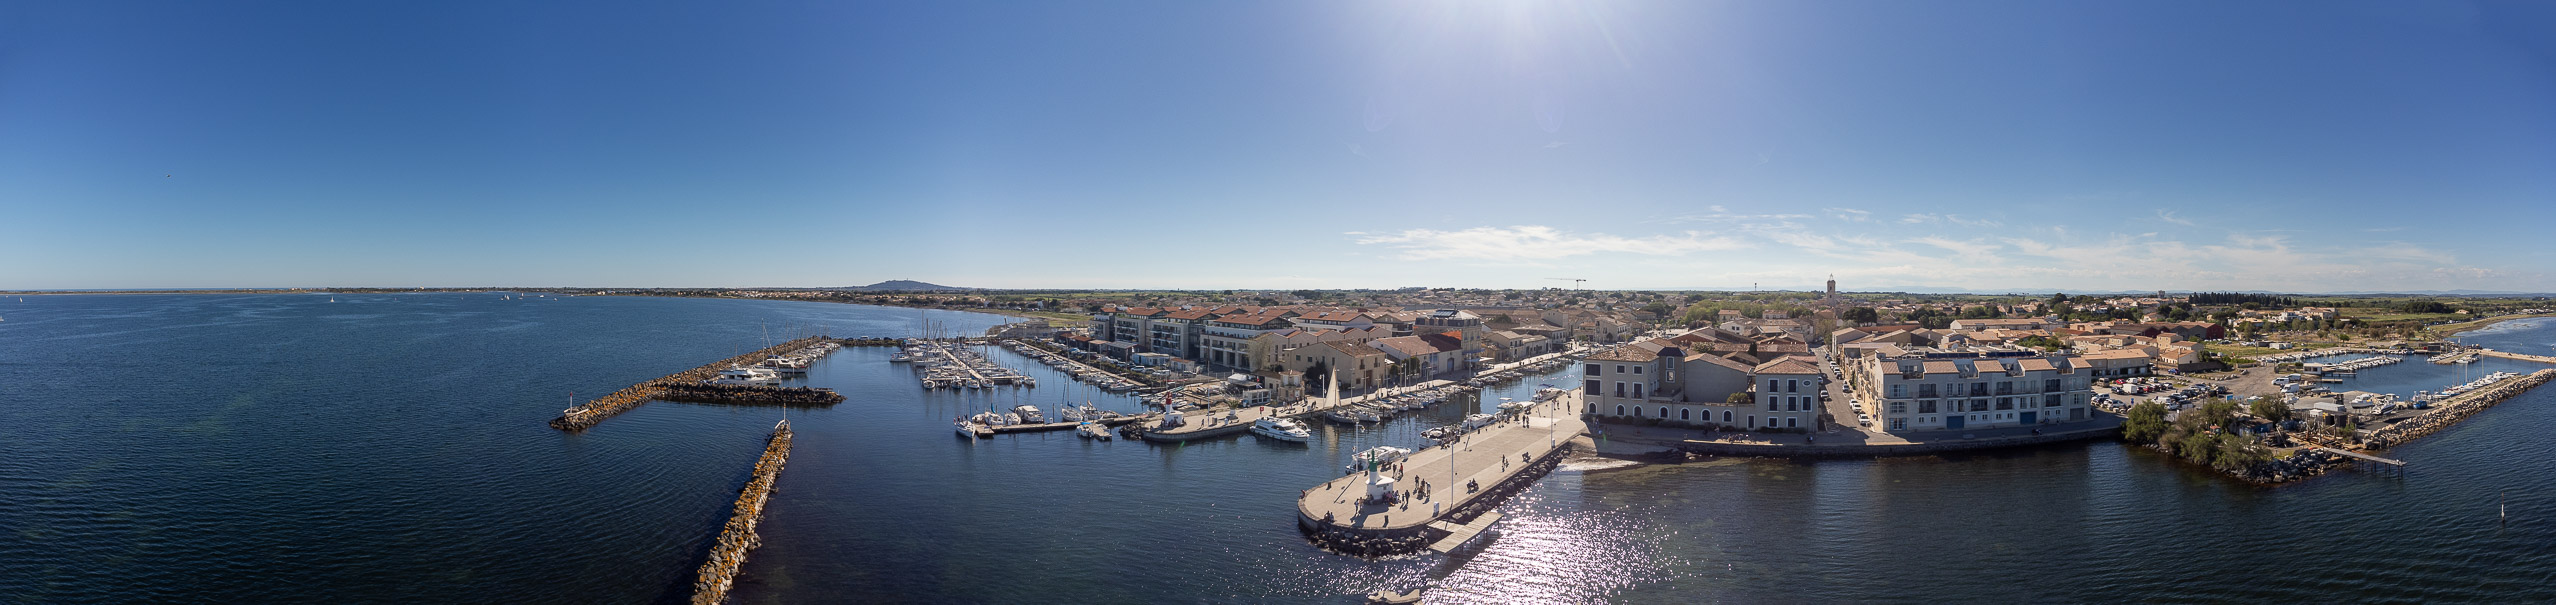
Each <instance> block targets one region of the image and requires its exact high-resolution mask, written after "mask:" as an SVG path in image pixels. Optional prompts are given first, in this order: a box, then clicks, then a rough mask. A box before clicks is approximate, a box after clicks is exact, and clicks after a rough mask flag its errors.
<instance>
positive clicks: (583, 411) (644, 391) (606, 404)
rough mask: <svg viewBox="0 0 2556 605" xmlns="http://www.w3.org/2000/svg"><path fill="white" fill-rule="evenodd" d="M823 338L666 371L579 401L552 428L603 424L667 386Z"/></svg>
mask: <svg viewBox="0 0 2556 605" xmlns="http://www.w3.org/2000/svg"><path fill="white" fill-rule="evenodd" d="M820 340H825V339H824V338H822V337H817V336H809V337H805V338H799V339H795V340H791V341H789V342H785V343H781V344H777V345H772V346H770V347H765V348H763V349H758V350H756V351H754V352H752V353H747V354H744V355H738V356H735V357H730V358H727V359H722V360H719V361H717V362H714V363H711V364H709V365H704V366H701V367H697V368H693V369H689V370H684V371H681V372H676V373H673V374H667V375H665V376H664V377H660V378H657V379H655V380H650V381H647V382H642V383H639V384H635V385H630V386H629V387H628V388H624V389H621V390H618V391H613V392H612V394H609V395H605V396H602V397H596V398H594V399H591V400H588V401H586V402H585V403H583V404H579V405H577V406H576V407H571V408H568V409H565V410H560V412H559V417H558V418H552V419H550V427H551V428H555V429H559V430H563V431H582V430H586V428H587V427H591V426H594V425H596V424H599V423H602V422H603V421H604V419H605V418H611V417H613V415H615V414H620V413H622V412H627V411H630V409H631V408H636V407H639V404H642V403H647V402H648V401H649V400H652V399H656V398H657V397H658V395H659V394H661V393H663V392H664V391H665V388H666V385H672V384H682V383H693V382H701V381H704V380H709V379H711V378H714V377H717V376H718V375H719V371H720V370H725V369H728V368H733V367H739V366H745V365H751V364H754V363H756V362H760V361H763V360H764V359H766V358H769V357H771V356H774V355H779V354H782V353H786V352H790V351H796V350H799V349H802V348H806V347H807V346H808V345H811V344H816V342H817V341H820Z"/></svg>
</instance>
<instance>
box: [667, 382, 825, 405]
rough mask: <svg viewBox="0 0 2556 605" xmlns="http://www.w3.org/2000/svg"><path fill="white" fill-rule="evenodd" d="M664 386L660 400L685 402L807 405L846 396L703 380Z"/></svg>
mask: <svg viewBox="0 0 2556 605" xmlns="http://www.w3.org/2000/svg"><path fill="white" fill-rule="evenodd" d="M664 388H665V391H664V392H661V393H658V394H657V398H658V399H663V400H666V401H681V402H684V403H726V404H737V405H807V406H813V405H834V404H837V403H843V395H842V394H839V393H836V392H834V389H817V388H809V387H771V386H761V385H745V384H701V383H675V384H669V385H665V387H664Z"/></svg>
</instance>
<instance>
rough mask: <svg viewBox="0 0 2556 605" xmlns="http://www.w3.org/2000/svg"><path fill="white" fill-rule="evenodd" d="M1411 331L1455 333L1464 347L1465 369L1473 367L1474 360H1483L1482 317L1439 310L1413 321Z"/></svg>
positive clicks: (1456, 310) (1451, 310)
mask: <svg viewBox="0 0 2556 605" xmlns="http://www.w3.org/2000/svg"><path fill="white" fill-rule="evenodd" d="M1411 331H1413V332H1415V333H1420V334H1445V333H1454V334H1455V335H1456V337H1457V339H1458V340H1460V341H1461V342H1462V345H1463V351H1464V353H1463V354H1464V362H1463V363H1464V366H1463V367H1465V368H1471V367H1473V363H1474V360H1477V359H1481V358H1482V347H1483V344H1484V342H1485V341H1484V339H1483V336H1482V335H1483V328H1482V316H1480V315H1474V314H1472V313H1469V312H1465V311H1462V310H1458V309H1438V310H1435V311H1430V312H1429V313H1428V314H1427V315H1422V316H1420V318H1419V319H1418V320H1415V321H1413V322H1412V324H1411Z"/></svg>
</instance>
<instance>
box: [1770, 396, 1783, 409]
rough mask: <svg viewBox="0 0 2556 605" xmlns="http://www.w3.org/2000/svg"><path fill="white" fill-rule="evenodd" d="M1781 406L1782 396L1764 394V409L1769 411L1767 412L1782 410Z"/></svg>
mask: <svg viewBox="0 0 2556 605" xmlns="http://www.w3.org/2000/svg"><path fill="white" fill-rule="evenodd" d="M1783 406H1784V398H1782V397H1776V396H1774V395H1767V396H1766V411H1769V412H1779V411H1783Z"/></svg>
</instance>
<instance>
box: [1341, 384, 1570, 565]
mask: <svg viewBox="0 0 2556 605" xmlns="http://www.w3.org/2000/svg"><path fill="white" fill-rule="evenodd" d="M1579 405H1580V403H1579V396H1578V394H1576V393H1574V394H1568V395H1565V396H1563V397H1560V398H1556V399H1554V400H1552V401H1546V402H1541V403H1538V404H1536V405H1535V406H1534V407H1532V408H1530V409H1527V410H1523V411H1520V412H1516V413H1512V414H1506V415H1504V417H1503V418H1501V419H1500V420H1499V421H1498V422H1496V423H1493V424H1491V425H1489V426H1485V427H1482V428H1480V429H1478V430H1475V431H1473V432H1469V433H1465V434H1463V435H1462V436H1460V437H1459V438H1457V439H1454V440H1451V441H1449V442H1446V443H1443V444H1439V445H1437V446H1435V447H1430V448H1426V449H1422V450H1420V451H1417V452H1412V453H1411V454H1410V455H1408V456H1406V457H1404V458H1403V459H1402V460H1400V461H1398V462H1395V463H1393V464H1391V465H1388V466H1387V467H1385V468H1382V469H1377V470H1375V471H1374V472H1372V473H1370V472H1351V473H1350V474H1349V475H1348V476H1345V477H1341V478H1339V479H1334V480H1331V481H1327V482H1324V483H1323V484H1322V485H1318V486H1315V487H1314V488H1312V489H1308V490H1305V491H1304V493H1303V494H1301V496H1300V497H1299V498H1297V500H1296V527H1297V529H1298V530H1300V531H1301V532H1303V533H1304V535H1305V537H1306V538H1307V539H1308V540H1310V541H1312V542H1313V543H1315V544H1316V545H1319V546H1322V547H1324V548H1327V549H1330V550H1332V551H1334V552H1340V553H1345V554H1350V555H1356V556H1361V557H1380V556H1390V555H1397V554H1404V553H1411V552H1417V551H1420V550H1429V549H1434V550H1440V551H1445V550H1450V549H1453V548H1455V547H1456V546H1459V545H1461V544H1463V542H1464V541H1465V540H1466V539H1469V538H1471V537H1473V536H1475V535H1478V534H1480V533H1481V532H1482V531H1483V530H1484V529H1486V528H1488V527H1489V526H1490V524H1491V523H1493V522H1496V521H1498V520H1499V517H1498V513H1497V512H1496V511H1494V510H1493V509H1495V508H1497V507H1499V505H1500V503H1501V502H1503V501H1506V500H1507V499H1508V498H1509V497H1510V496H1513V495H1516V494H1517V493H1518V492H1521V491H1524V490H1525V489H1526V488H1527V487H1528V486H1530V485H1533V484H1534V482H1535V480H1536V479H1537V478H1540V477H1543V476H1544V474H1545V473H1547V472H1550V471H1552V470H1553V468H1554V467H1555V466H1557V465H1559V464H1560V463H1561V460H1562V458H1563V455H1564V454H1565V453H1566V452H1568V451H1569V450H1570V448H1571V443H1570V442H1571V438H1573V437H1577V436H1579V435H1580V433H1581V431H1582V430H1584V429H1585V428H1586V427H1585V426H1584V425H1583V424H1582V423H1581V420H1580V418H1579V409H1580V408H1579Z"/></svg>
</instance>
